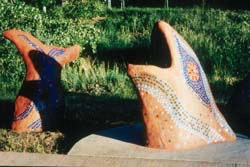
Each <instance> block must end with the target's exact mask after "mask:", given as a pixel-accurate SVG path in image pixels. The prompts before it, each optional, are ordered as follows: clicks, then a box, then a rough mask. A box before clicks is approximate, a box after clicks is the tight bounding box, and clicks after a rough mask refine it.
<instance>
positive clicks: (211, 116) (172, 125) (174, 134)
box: [128, 21, 236, 150]
mask: <svg viewBox="0 0 250 167" xmlns="http://www.w3.org/2000/svg"><path fill="white" fill-rule="evenodd" d="M159 37H161V39H159V41H160V40H162V42H159V41H158V43H157V44H158V45H159V46H158V48H159V50H158V51H157V54H160V53H162V54H164V55H161V56H160V57H162V58H163V60H161V61H160V62H165V60H170V61H171V62H170V65H169V66H168V67H167V66H165V67H164V68H161V67H158V66H154V65H132V64H130V65H129V66H128V74H129V76H130V77H131V79H132V80H133V82H134V84H135V86H136V87H137V89H138V93H139V96H140V99H141V101H142V114H143V119H144V124H145V129H146V138H147V145H148V146H149V147H153V148H162V149H167V150H181V149H190V148H195V147H199V146H204V145H207V144H212V143H218V142H226V141H234V140H236V137H235V134H234V132H233V131H232V130H231V128H230V127H229V125H228V124H227V122H226V120H225V119H224V117H223V116H222V114H221V113H220V111H219V109H218V107H217V105H216V103H215V100H214V98H213V95H212V93H211V90H210V87H209V83H208V81H207V78H206V75H205V73H204V71H203V69H202V67H201V64H200V62H199V60H198V58H197V56H196V54H195V53H194V51H193V50H192V48H191V47H190V46H189V45H188V43H187V42H186V41H185V40H184V39H183V38H182V37H181V35H179V34H178V33H177V32H176V31H175V30H174V29H173V28H172V27H171V26H170V25H169V24H167V23H165V22H163V21H159V22H157V23H156V25H155V27H154V31H153V34H152V39H153V40H152V41H157V39H158V38H159ZM155 38H157V39H155ZM152 45H154V43H153V44H152ZM161 45H167V46H168V48H169V52H170V54H169V55H167V54H166V53H167V52H165V51H163V50H161V49H162V48H166V47H163V46H161ZM155 47H157V46H155ZM168 56H170V58H169V57H168ZM164 57H165V58H164ZM164 59H165V60H164ZM161 64H164V63H161Z"/></svg>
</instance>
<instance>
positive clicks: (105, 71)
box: [0, 0, 250, 153]
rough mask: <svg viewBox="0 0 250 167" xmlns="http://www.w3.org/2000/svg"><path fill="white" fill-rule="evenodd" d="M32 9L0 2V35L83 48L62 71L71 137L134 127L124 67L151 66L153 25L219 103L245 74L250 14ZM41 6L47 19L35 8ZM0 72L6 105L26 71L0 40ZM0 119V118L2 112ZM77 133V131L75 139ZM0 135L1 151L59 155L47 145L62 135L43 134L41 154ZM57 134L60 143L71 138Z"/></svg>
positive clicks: (80, 4)
mask: <svg viewBox="0 0 250 167" xmlns="http://www.w3.org/2000/svg"><path fill="white" fill-rule="evenodd" d="M32 2H33V1H32ZM32 2H31V1H28V0H25V1H22V0H15V1H14V0H12V1H9V0H3V1H2V2H1V3H0V20H1V22H0V34H2V32H3V31H5V30H8V29H11V28H17V29H21V30H23V31H27V32H30V33H31V34H33V35H34V36H35V37H37V38H38V39H40V40H41V41H42V42H44V43H45V44H47V45H59V46H62V47H68V46H70V45H73V44H79V45H80V46H81V47H82V49H83V50H82V53H81V56H80V58H78V59H77V60H76V61H74V62H72V63H70V64H68V65H66V67H65V68H64V69H63V71H62V83H63V86H64V89H65V92H66V110H67V112H66V115H65V119H66V120H67V122H68V126H69V127H68V128H69V131H70V133H73V132H72V130H71V129H72V128H75V127H79V131H83V130H82V129H84V128H85V130H86V131H89V129H90V128H88V127H89V126H91V127H92V128H93V127H100V128H99V129H102V128H104V127H107V124H108V125H110V126H111V125H112V126H114V125H120V124H123V123H124V122H125V123H127V122H131V121H137V120H138V117H137V115H136V114H135V113H138V110H139V109H138V106H139V104H138V103H137V101H136V92H135V90H134V87H133V84H132V83H131V81H130V79H129V78H128V76H127V74H126V73H127V72H126V68H127V64H128V63H134V64H140V63H143V64H145V63H146V64H150V58H153V56H154V54H153V53H151V49H150V36H151V31H152V28H153V26H154V24H155V22H156V21H157V20H159V19H161V20H165V21H167V22H169V23H170V24H171V25H172V26H173V27H174V28H175V29H176V30H177V31H178V32H179V33H180V34H181V35H182V36H183V37H184V38H185V39H186V40H187V41H188V43H189V44H190V45H191V46H192V48H193V49H194V51H195V52H196V53H197V55H198V57H199V59H200V61H201V64H202V65H203V67H204V70H205V72H206V74H207V76H208V79H209V82H210V84H211V87H212V90H213V91H214V94H215V97H216V100H217V102H218V103H223V104H226V103H227V101H228V99H229V98H230V96H231V93H232V87H233V86H234V84H236V83H237V81H239V80H241V79H243V78H244V77H245V76H246V74H247V73H249V67H250V61H249V59H250V58H249V55H250V38H249V37H250V12H249V11H247V10H235V11H229V10H220V9H213V8H204V6H203V8H201V7H199V6H196V7H192V8H180V7H175V8H169V9H164V8H138V7H127V8H126V9H125V10H120V9H117V8H113V9H112V10H109V9H107V6H106V4H104V3H103V2H101V1H98V0H93V1H87V0H74V1H64V3H63V4H61V3H59V2H57V1H55V0H50V1H39V3H32ZM37 2H38V1H37ZM44 5H45V6H46V8H47V10H46V12H44V11H43V9H42V7H43V6H44ZM0 67H1V68H0V105H1V104H5V102H6V101H11V103H12V104H13V102H14V99H15V96H16V94H17V92H18V90H19V89H20V86H21V84H22V81H23V79H24V75H25V66H24V64H23V61H22V59H21V56H20V55H19V53H18V51H17V49H16V48H15V46H14V45H13V44H12V43H10V42H9V41H8V40H6V39H5V38H4V37H3V36H0ZM2 102H3V103H2ZM72 103H74V104H75V105H74V106H72ZM128 111H132V113H129V112H128ZM6 112H7V110H6ZM0 113H1V114H2V113H3V108H1V106H0ZM8 114H9V113H8ZM0 118H1V116H0ZM70 121H71V123H72V125H71V124H70V123H69V122H70ZM83 122H84V124H83ZM86 124H87V125H86ZM0 125H1V121H0ZM110 126H108V127H110ZM95 130H98V128H96V129H95ZM79 131H77V130H76V133H78V134H77V135H79ZM0 133H1V134H3V135H2V136H7V137H3V138H1V139H0V150H18V151H30V152H47V153H58V152H63V151H62V149H61V150H59V151H58V148H59V147H58V145H57V144H56V143H54V142H55V140H59V139H60V140H64V138H63V137H62V135H61V134H56V135H54V134H53V135H50V134H43V133H42V134H41V136H40V137H41V138H43V137H46V138H50V139H51V142H52V143H50V144H47V145H48V148H42V147H47V146H46V144H43V143H40V140H37V143H36V144H35V146H29V145H26V144H25V141H27V140H28V139H27V140H26V138H27V136H29V135H28V134H26V135H25V134H24V135H23V136H21V138H23V139H24V140H23V141H24V142H23V143H22V142H21V143H19V144H18V143H16V141H22V140H19V139H20V138H19V137H20V136H18V135H17V134H16V133H12V132H8V131H6V130H2V131H0ZM64 135H66V137H65V138H67V136H72V134H67V133H66V134H64ZM75 135H76V134H75ZM35 136H36V135H35ZM49 136H52V137H49ZM77 137H79V136H77ZM28 138H29V137H28ZM71 139H72V138H71V137H70V138H69V139H67V141H68V140H70V141H71V144H73V141H75V140H76V139H77V138H74V140H71ZM11 141H13V142H12V143H11ZM46 141H47V140H46ZM64 141H65V140H64ZM4 143H5V144H4ZM6 143H8V144H7V145H6ZM24 145H25V146H24ZM63 145H64V146H65V143H64V144H63ZM5 146H6V148H4V147H5ZM63 150H64V151H65V148H63Z"/></svg>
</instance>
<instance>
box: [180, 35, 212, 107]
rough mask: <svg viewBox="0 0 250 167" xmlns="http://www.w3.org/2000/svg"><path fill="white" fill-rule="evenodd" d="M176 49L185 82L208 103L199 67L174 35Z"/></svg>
mask: <svg viewBox="0 0 250 167" xmlns="http://www.w3.org/2000/svg"><path fill="white" fill-rule="evenodd" d="M175 39H176V43H177V47H178V51H179V53H180V55H181V62H182V65H183V73H184V77H185V80H186V82H187V84H188V85H189V86H190V87H191V88H192V90H193V91H194V92H195V93H196V95H197V96H198V97H199V98H200V99H201V100H202V101H203V102H204V103H205V104H206V105H209V104H210V100H209V98H208V96H207V93H206V90H205V88H204V83H203V78H202V76H201V67H200V66H199V64H198V62H197V61H196V60H195V59H194V58H193V57H192V56H190V52H188V50H186V49H185V48H184V46H183V45H184V43H182V42H181V40H180V39H179V38H178V36H177V35H175Z"/></svg>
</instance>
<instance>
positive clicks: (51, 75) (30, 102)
mask: <svg viewBox="0 0 250 167" xmlns="http://www.w3.org/2000/svg"><path fill="white" fill-rule="evenodd" d="M3 35H4V37H5V38H7V39H8V40H10V41H11V42H12V43H14V44H15V46H16V47H17V49H18V51H19V53H20V54H21V56H22V58H23V61H24V63H25V67H26V76H25V80H24V82H23V85H22V87H21V89H20V91H19V93H18V95H17V98H16V101H15V112H14V120H13V123H12V129H13V130H15V131H17V132H31V131H32V132H40V131H43V130H51V129H54V128H55V127H56V124H57V119H56V118H58V117H60V116H59V115H62V114H63V113H61V112H60V107H61V106H62V104H63V102H62V99H63V97H62V88H61V83H60V81H61V77H60V74H61V68H62V67H63V66H64V65H65V64H66V63H69V62H71V61H73V60H75V59H76V58H77V57H78V56H79V54H80V47H79V46H78V45H74V46H72V47H69V48H61V47H57V46H46V45H44V44H43V43H41V42H40V41H39V40H38V39H36V38H35V37H33V36H32V35H31V34H30V33H27V32H24V31H21V30H17V29H11V30H7V31H5V32H3Z"/></svg>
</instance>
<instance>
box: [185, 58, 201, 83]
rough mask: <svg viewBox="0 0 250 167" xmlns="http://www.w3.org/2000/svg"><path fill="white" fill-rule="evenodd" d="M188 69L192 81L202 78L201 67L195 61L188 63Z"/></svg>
mask: <svg viewBox="0 0 250 167" xmlns="http://www.w3.org/2000/svg"><path fill="white" fill-rule="evenodd" d="M187 71H188V77H189V79H191V80H192V81H198V80H199V79H200V74H199V68H198V65H197V64H196V63H195V62H193V61H189V62H188V63H187Z"/></svg>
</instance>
